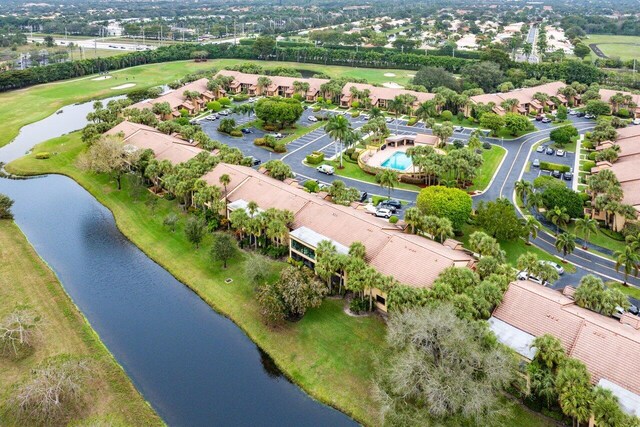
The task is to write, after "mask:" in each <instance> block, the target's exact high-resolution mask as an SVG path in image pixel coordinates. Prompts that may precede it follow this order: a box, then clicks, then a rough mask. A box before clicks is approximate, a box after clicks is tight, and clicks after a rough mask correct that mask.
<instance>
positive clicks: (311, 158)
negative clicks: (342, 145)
mask: <svg viewBox="0 0 640 427" xmlns="http://www.w3.org/2000/svg"><path fill="white" fill-rule="evenodd" d="M306 160H307V163H309V164H310V165H318V164H320V163H322V162H323V161H324V153H322V152H319V151H314V152H313V153H311V154H309V155H308V156H307V159H306Z"/></svg>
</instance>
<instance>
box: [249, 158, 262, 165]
mask: <svg viewBox="0 0 640 427" xmlns="http://www.w3.org/2000/svg"><path fill="white" fill-rule="evenodd" d="M249 159H251V166H258V165H259V164H260V163H262V160H260V159H258V158H256V157H253V156H250V157H249Z"/></svg>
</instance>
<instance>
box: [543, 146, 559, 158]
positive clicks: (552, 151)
mask: <svg viewBox="0 0 640 427" xmlns="http://www.w3.org/2000/svg"><path fill="white" fill-rule="evenodd" d="M555 152H556V150H554V149H553V148H551V147H547V151H545V153H547V154H548V155H549V156H553V155H554V154H555Z"/></svg>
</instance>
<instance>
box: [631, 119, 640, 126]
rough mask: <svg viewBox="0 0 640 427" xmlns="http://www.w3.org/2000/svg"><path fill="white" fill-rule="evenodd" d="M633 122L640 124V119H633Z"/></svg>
mask: <svg viewBox="0 0 640 427" xmlns="http://www.w3.org/2000/svg"><path fill="white" fill-rule="evenodd" d="M631 123H633V124H634V125H640V119H633V122H631Z"/></svg>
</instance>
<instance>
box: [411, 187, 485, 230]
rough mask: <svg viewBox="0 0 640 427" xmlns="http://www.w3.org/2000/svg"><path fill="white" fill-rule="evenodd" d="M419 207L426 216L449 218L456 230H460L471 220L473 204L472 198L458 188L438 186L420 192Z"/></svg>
mask: <svg viewBox="0 0 640 427" xmlns="http://www.w3.org/2000/svg"><path fill="white" fill-rule="evenodd" d="M417 205H418V208H420V210H421V211H422V212H423V213H424V214H425V215H435V216H439V217H444V218H448V219H449V221H451V225H453V228H454V230H460V229H461V228H462V226H463V225H464V224H465V223H466V222H467V221H468V220H469V216H470V215H471V208H472V205H473V202H472V200H471V196H469V195H468V194H467V193H466V192H464V191H462V190H460V189H458V188H448V187H443V186H440V185H436V186H432V187H427V188H424V189H422V190H421V191H420V194H418V199H417Z"/></svg>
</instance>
